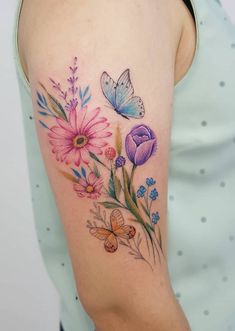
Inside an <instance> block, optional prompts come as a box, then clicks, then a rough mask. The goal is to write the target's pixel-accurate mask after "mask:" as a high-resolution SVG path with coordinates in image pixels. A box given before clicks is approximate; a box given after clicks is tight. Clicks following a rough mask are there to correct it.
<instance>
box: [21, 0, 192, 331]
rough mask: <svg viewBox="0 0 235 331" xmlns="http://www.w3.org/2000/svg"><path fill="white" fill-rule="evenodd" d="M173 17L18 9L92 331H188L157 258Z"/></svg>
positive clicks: (127, 9)
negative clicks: (20, 10)
mask: <svg viewBox="0 0 235 331" xmlns="http://www.w3.org/2000/svg"><path fill="white" fill-rule="evenodd" d="M174 6H175V5H174ZM175 8H176V7H175ZM175 13H177V11H175V12H174V15H173V9H172V2H171V1H166V0H159V1H141V0H135V1H124V0H120V1H114V0H109V1H107V0H100V1H99V2H97V1H92V0H85V1H82V0H80V1H77V0H76V1H75V0H70V1H66V2H64V1H58V0H49V1H47V2H44V3H43V5H42V2H41V1H36V0H35V1H34V2H31V1H29V0H26V1H25V3H24V7H23V11H22V19H21V25H20V36H21V37H20V45H21V50H22V51H21V53H22V56H23V58H24V60H25V64H26V68H27V73H28V76H29V80H30V85H31V93H32V100H33V105H34V110H35V124H36V128H37V133H38V139H39V142H40V146H41V152H42V156H43V159H44V162H45V166H46V169H47V173H48V177H49V180H50V183H51V186H52V189H53V191H54V194H55V197H56V201H57V206H58V209H59V212H60V216H61V220H62V223H63V226H64V230H65V234H66V238H67V241H68V247H69V253H70V256H71V260H72V264H73V271H74V277H75V280H76V284H77V289H78V293H79V296H80V298H81V301H82V303H83V305H84V307H85V309H86V311H87V312H88V314H89V315H90V316H91V318H92V319H93V320H94V322H95V324H96V327H97V329H98V330H99V331H106V330H114V331H115V330H117V331H119V330H123V331H125V330H126V331H132V330H133V331H134V330H135V331H136V330H146V331H148V330H149V331H158V330H159V331H160V330H161V331H173V330H175V331H186V330H189V325H188V323H187V320H186V318H185V316H184V314H183V312H182V310H181V308H180V306H179V304H178V302H177V300H176V299H175V296H174V293H173V291H172V288H171V284H170V280H169V274H168V270H167V250H166V247H167V238H166V233H167V224H166V218H167V179H168V153H169V146H170V127H171V117H172V108H171V107H172V95H173V86H174V74H175V69H174V68H175V58H176V52H177V47H178V44H179V40H180V37H181V31H182V26H181V23H180V18H179V16H178V14H175ZM32 27H33V28H32ZM78 327H79V326H78Z"/></svg>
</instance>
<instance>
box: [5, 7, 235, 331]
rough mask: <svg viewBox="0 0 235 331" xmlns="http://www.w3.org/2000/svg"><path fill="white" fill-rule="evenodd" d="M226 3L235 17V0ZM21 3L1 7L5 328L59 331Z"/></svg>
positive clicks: (13, 330) (6, 329)
mask: <svg viewBox="0 0 235 331" xmlns="http://www.w3.org/2000/svg"><path fill="white" fill-rule="evenodd" d="M2 1H3V0H2ZM205 1H207V0H205ZM222 2H223V3H224V5H225V7H226V8H227V9H228V12H229V14H230V15H231V16H232V17H233V19H234V22H235V0H223V1H222ZM16 3H17V0H10V1H5V3H4V5H3V6H1V11H0V97H1V107H0V151H1V157H0V160H1V163H0V213H1V214H0V226H1V231H0V243H1V246H0V263H1V265H0V329H1V330H4V331H21V330H24V331H58V330H59V328H58V324H59V314H58V297H57V293H56V291H55V289H54V287H53V285H52V283H51V281H50V279H49V277H48V275H47V273H46V270H45V268H44V265H43V262H42V258H41V255H40V251H39V247H38V243H37V240H36V235H35V229H34V223H33V215H32V210H31V202H30V193H29V183H28V177H27V176H28V175H27V167H26V156H25V146H24V140H23V128H22V122H21V109H20V101H19V94H18V89H17V82H16V77H15V70H14V63H13V59H12V39H11V36H12V27H13V20H14V11H15V8H16Z"/></svg>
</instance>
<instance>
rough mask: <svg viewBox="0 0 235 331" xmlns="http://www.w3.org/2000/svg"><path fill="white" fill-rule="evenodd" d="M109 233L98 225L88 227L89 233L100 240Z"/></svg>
mask: <svg viewBox="0 0 235 331" xmlns="http://www.w3.org/2000/svg"><path fill="white" fill-rule="evenodd" d="M111 233H112V232H111V231H110V230H108V229H105V228H101V227H98V226H97V227H93V228H91V229H90V234H92V236H94V237H96V238H98V239H100V240H106V239H107V238H108V236H109V235H110V234H111Z"/></svg>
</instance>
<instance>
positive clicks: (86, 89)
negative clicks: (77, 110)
mask: <svg viewBox="0 0 235 331" xmlns="http://www.w3.org/2000/svg"><path fill="white" fill-rule="evenodd" d="M88 91H89V85H88V86H87V87H86V88H85V90H84V92H83V95H82V98H84V97H85V95H86V94H87V92H88Z"/></svg>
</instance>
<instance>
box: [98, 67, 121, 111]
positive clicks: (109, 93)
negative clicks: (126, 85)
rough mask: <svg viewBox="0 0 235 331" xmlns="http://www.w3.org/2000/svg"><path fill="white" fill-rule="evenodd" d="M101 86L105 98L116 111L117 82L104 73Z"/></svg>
mask: <svg viewBox="0 0 235 331" xmlns="http://www.w3.org/2000/svg"><path fill="white" fill-rule="evenodd" d="M100 85H101V89H102V92H103V94H104V96H105V98H106V99H107V100H108V101H109V103H110V104H111V105H112V106H113V108H114V109H116V86H117V84H116V83H115V81H114V80H113V79H112V78H111V77H110V76H109V74H108V73H107V72H106V71H104V72H103V73H102V75H101V78H100Z"/></svg>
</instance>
